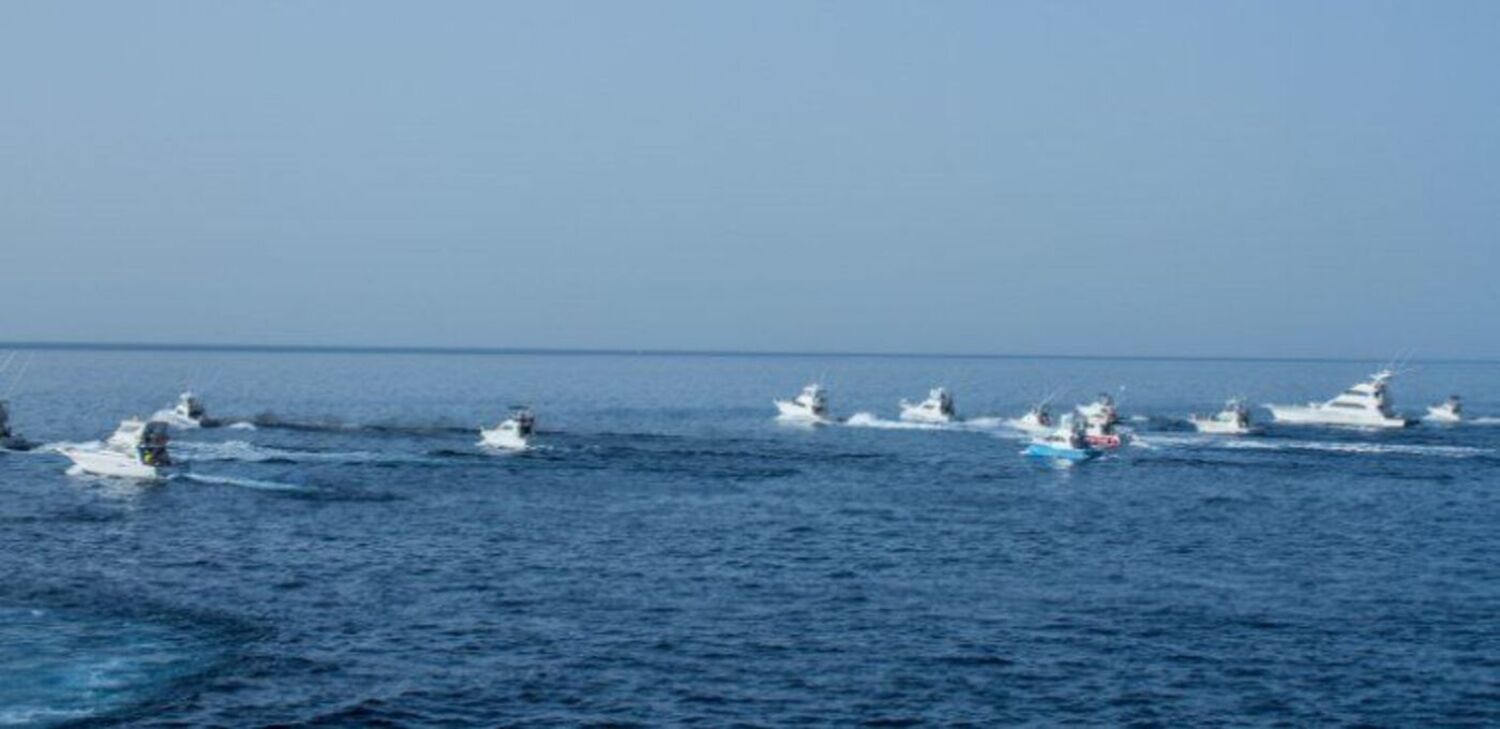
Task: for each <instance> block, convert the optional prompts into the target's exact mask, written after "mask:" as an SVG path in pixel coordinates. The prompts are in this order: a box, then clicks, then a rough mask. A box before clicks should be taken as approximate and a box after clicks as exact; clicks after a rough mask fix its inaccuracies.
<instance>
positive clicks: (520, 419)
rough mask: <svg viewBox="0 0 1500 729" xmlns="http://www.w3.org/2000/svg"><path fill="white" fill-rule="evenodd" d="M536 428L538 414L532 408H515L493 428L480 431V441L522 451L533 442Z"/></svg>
mask: <svg viewBox="0 0 1500 729" xmlns="http://www.w3.org/2000/svg"><path fill="white" fill-rule="evenodd" d="M535 430H536V415H534V414H532V412H531V408H525V407H517V408H513V409H512V410H511V413H510V417H508V418H506V419H505V420H502V421H500V424H499V425H497V426H495V427H493V428H483V429H480V431H479V442H480V444H481V445H486V446H489V447H491V448H499V449H501V450H508V451H522V450H526V448H527V447H528V446H529V445H530V444H531V435H532V433H533V432H534V431H535Z"/></svg>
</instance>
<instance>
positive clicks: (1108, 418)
mask: <svg viewBox="0 0 1500 729" xmlns="http://www.w3.org/2000/svg"><path fill="white" fill-rule="evenodd" d="M1076 410H1077V411H1078V414H1079V415H1081V416H1082V417H1083V424H1084V434H1085V437H1086V438H1088V442H1089V444H1090V445H1092V446H1093V447H1095V448H1103V449H1113V448H1119V447H1120V446H1122V445H1125V441H1126V438H1127V437H1128V433H1126V432H1124V431H1122V430H1121V429H1119V428H1118V427H1117V426H1119V424H1120V413H1119V411H1118V410H1116V409H1115V400H1114V398H1112V397H1110V396H1109V395H1107V394H1104V393H1101V394H1100V395H1099V398H1098V399H1097V400H1095V401H1093V402H1091V403H1089V404H1087V405H1079V406H1077V408H1076Z"/></svg>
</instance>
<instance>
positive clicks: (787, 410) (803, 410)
mask: <svg viewBox="0 0 1500 729" xmlns="http://www.w3.org/2000/svg"><path fill="white" fill-rule="evenodd" d="M772 402H774V403H775V404H776V417H778V418H780V419H781V420H789V421H793V422H799V423H812V424H814V425H826V424H828V423H830V422H832V421H831V420H829V419H828V416H826V415H819V414H818V413H815V412H813V411H812V410H810V409H808V408H807V406H805V405H802V404H801V403H796V402H792V401H791V400H772Z"/></svg>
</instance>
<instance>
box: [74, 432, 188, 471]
mask: <svg viewBox="0 0 1500 729" xmlns="http://www.w3.org/2000/svg"><path fill="white" fill-rule="evenodd" d="M168 440H169V439H168V437H167V424H166V423H163V422H161V421H159V420H152V421H149V422H147V421H142V420H140V419H138V418H130V419H129V420H125V421H122V422H121V423H120V427H119V428H118V429H116V430H115V432H114V434H113V435H111V436H110V437H109V440H106V441H105V442H104V443H103V444H100V445H94V446H74V447H69V448H63V449H62V454H63V455H65V456H67V457H68V459H69V460H71V461H73V463H74V464H75V465H77V466H78V467H79V468H80V469H82V470H84V471H86V472H88V473H92V474H94V475H97V476H115V477H119V478H131V479H137V480H155V479H159V478H162V477H163V476H165V475H166V474H167V473H168V469H170V468H171V467H172V465H173V464H172V458H171V456H169V455H168V454H167V441H168Z"/></svg>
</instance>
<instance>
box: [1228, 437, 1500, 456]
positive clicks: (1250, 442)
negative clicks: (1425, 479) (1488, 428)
mask: <svg viewBox="0 0 1500 729" xmlns="http://www.w3.org/2000/svg"><path fill="white" fill-rule="evenodd" d="M1216 445H1218V446H1219V447H1222V448H1240V449H1250V450H1270V451H1280V450H1303V451H1322V452H1325V453H1355V454H1362V455H1364V454H1369V455H1405V456H1441V457H1445V458H1474V457H1477V456H1485V455H1489V454H1491V453H1493V451H1492V450H1491V449H1489V448H1472V447H1468V446H1441V445H1410V444H1405V443H1368V442H1350V443H1341V442H1336V441H1311V440H1305V441H1287V442H1272V441H1264V440H1255V439H1248V438H1247V439H1244V440H1225V441H1221V442H1219V443H1217V444H1216Z"/></svg>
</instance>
